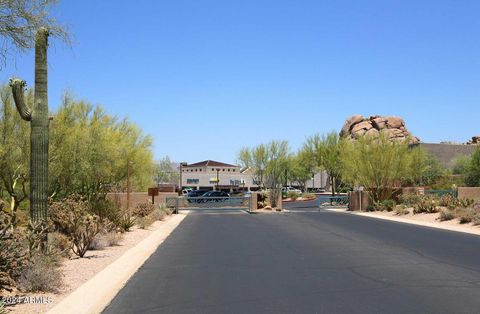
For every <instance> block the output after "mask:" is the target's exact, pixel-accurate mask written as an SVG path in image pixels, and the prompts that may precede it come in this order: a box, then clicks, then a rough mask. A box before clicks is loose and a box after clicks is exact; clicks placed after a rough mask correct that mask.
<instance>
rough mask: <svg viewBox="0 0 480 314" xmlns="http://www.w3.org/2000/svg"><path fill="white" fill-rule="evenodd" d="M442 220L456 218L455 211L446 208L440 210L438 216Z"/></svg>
mask: <svg viewBox="0 0 480 314" xmlns="http://www.w3.org/2000/svg"><path fill="white" fill-rule="evenodd" d="M438 219H439V220H440V221H447V220H452V219H455V213H454V212H453V211H452V210H450V209H444V210H442V211H441V212H440V216H439V217H438Z"/></svg>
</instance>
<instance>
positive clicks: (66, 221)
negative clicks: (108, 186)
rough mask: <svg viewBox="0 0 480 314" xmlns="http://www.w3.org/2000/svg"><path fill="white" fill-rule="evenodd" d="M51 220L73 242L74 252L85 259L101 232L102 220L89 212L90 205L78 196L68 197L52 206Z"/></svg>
mask: <svg viewBox="0 0 480 314" xmlns="http://www.w3.org/2000/svg"><path fill="white" fill-rule="evenodd" d="M50 219H51V220H52V221H53V223H54V225H55V226H56V227H57V228H58V229H59V230H61V231H62V232H63V233H65V234H67V235H68V236H69V237H70V239H71V240H72V242H73V246H72V251H73V253H74V254H75V255H77V256H79V257H83V256H84V255H85V253H86V252H87V250H88V248H89V246H90V243H91V242H92V241H93V239H94V238H95V236H96V235H97V233H98V232H99V231H100V219H99V217H98V216H97V215H92V214H90V213H89V212H88V204H87V202H85V201H84V200H82V199H81V198H80V197H78V196H75V195H74V196H71V197H67V198H65V199H63V200H60V201H58V202H54V203H52V204H51V205H50Z"/></svg>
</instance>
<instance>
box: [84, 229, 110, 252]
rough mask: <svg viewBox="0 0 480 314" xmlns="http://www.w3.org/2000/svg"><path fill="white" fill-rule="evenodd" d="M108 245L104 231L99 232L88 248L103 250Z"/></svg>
mask: <svg viewBox="0 0 480 314" xmlns="http://www.w3.org/2000/svg"><path fill="white" fill-rule="evenodd" d="M106 246H107V244H106V242H105V238H104V237H103V234H102V233H97V235H96V236H95V237H93V240H92V241H91V242H90V244H89V245H88V249H89V250H92V251H101V250H103V249H104V248H105V247H106Z"/></svg>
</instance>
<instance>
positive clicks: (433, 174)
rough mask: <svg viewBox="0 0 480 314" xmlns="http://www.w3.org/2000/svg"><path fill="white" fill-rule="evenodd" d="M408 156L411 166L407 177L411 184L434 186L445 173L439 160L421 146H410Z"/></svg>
mask: <svg viewBox="0 0 480 314" xmlns="http://www.w3.org/2000/svg"><path fill="white" fill-rule="evenodd" d="M410 158H411V163H412V165H413V168H412V169H411V170H412V172H411V174H410V175H409V176H408V178H410V180H411V182H409V183H411V184H412V185H415V186H435V185H436V184H437V182H438V181H439V180H441V179H442V178H443V177H444V176H445V174H446V169H445V168H444V167H443V166H442V165H441V164H440V161H438V159H437V158H436V157H435V156H433V155H432V154H430V153H427V152H426V151H425V150H424V149H423V148H421V147H414V148H411V152H410ZM407 181H408V180H407ZM450 185H451V183H450Z"/></svg>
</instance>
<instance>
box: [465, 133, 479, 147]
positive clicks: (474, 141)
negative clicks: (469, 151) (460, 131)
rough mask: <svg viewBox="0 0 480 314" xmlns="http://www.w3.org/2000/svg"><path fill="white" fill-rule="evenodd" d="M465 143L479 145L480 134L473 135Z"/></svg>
mask: <svg viewBox="0 0 480 314" xmlns="http://www.w3.org/2000/svg"><path fill="white" fill-rule="evenodd" d="M467 145H480V135H476V136H473V137H472V139H471V140H470V141H468V142H467Z"/></svg>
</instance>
